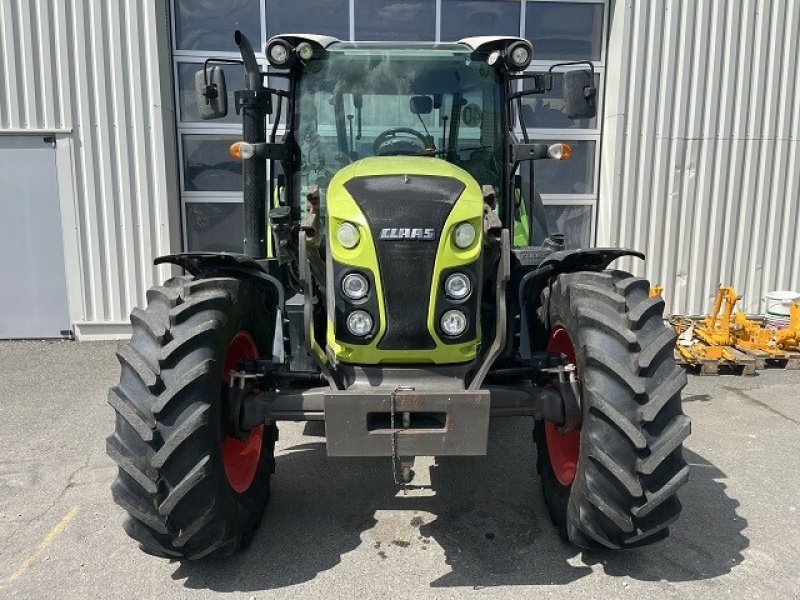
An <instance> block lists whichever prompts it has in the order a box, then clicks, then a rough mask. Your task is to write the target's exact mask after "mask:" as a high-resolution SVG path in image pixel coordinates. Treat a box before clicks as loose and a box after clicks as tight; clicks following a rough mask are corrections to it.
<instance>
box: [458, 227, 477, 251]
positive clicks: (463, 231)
mask: <svg viewBox="0 0 800 600" xmlns="http://www.w3.org/2000/svg"><path fill="white" fill-rule="evenodd" d="M474 241H475V227H474V226H473V225H472V223H467V222H466V221H465V222H464V223H460V224H459V225H456V228H455V230H454V231H453V242H455V245H456V246H458V247H459V248H462V249H464V248H469V247H470V246H471V245H472V242H474Z"/></svg>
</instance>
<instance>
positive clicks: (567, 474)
mask: <svg viewBox="0 0 800 600" xmlns="http://www.w3.org/2000/svg"><path fill="white" fill-rule="evenodd" d="M547 351H548V352H557V353H559V354H563V355H564V356H566V357H567V360H568V361H569V362H571V363H572V364H574V365H576V364H577V363H576V362H575V348H574V347H573V345H572V340H571V339H570V337H569V334H568V333H567V330H566V329H564V328H563V327H562V326H561V325H558V326H557V327H555V328H554V329H553V331H551V332H550V338H549V339H548V341H547ZM544 431H545V438H546V439H547V453H548V454H549V455H550V466H551V467H552V468H553V473H555V475H556V479H558V482H559V483H560V484H561V485H570V484H571V483H572V481H573V480H574V479H575V472H576V471H577V468H578V452H579V450H580V447H581V432H580V429H578V430H576V431H568V432H567V433H560V432H559V431H558V427H557V426H556V425H555V423H553V422H551V421H545V423H544Z"/></svg>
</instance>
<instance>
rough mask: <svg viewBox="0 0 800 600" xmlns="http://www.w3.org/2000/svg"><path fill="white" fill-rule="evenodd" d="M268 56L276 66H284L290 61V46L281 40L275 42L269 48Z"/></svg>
mask: <svg viewBox="0 0 800 600" xmlns="http://www.w3.org/2000/svg"><path fill="white" fill-rule="evenodd" d="M267 58H269V62H271V63H272V64H273V66H276V67H283V66H285V65H286V64H287V63H288V62H289V47H288V46H287V44H286V43H285V42H282V41H280V40H278V41H276V42H273V43H272V44H271V45H270V46H269V48H267Z"/></svg>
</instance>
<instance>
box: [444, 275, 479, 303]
mask: <svg viewBox="0 0 800 600" xmlns="http://www.w3.org/2000/svg"><path fill="white" fill-rule="evenodd" d="M444 291H445V292H446V293H447V295H448V296H450V297H451V298H453V299H454V300H463V299H464V298H466V297H467V296H469V293H470V292H471V291H472V284H471V283H470V282H469V277H467V276H466V275H464V274H463V273H453V274H452V275H450V276H449V277H448V278H447V279H446V280H445V282H444Z"/></svg>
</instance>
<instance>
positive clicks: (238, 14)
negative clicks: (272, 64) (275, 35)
mask: <svg viewBox="0 0 800 600" xmlns="http://www.w3.org/2000/svg"><path fill="white" fill-rule="evenodd" d="M237 29H241V30H242V31H243V32H244V33H245V35H247V37H249V38H250V41H251V42H253V46H254V47H255V48H256V49H258V47H259V46H260V45H261V11H260V10H259V0H226V1H225V2H217V1H209V0H203V1H200V2H198V0H175V37H176V38H177V39H176V40H175V47H176V48H177V49H178V50H227V51H230V52H236V44H235V43H234V42H233V32H234V31H236V30H237ZM262 49H263V48H262Z"/></svg>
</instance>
